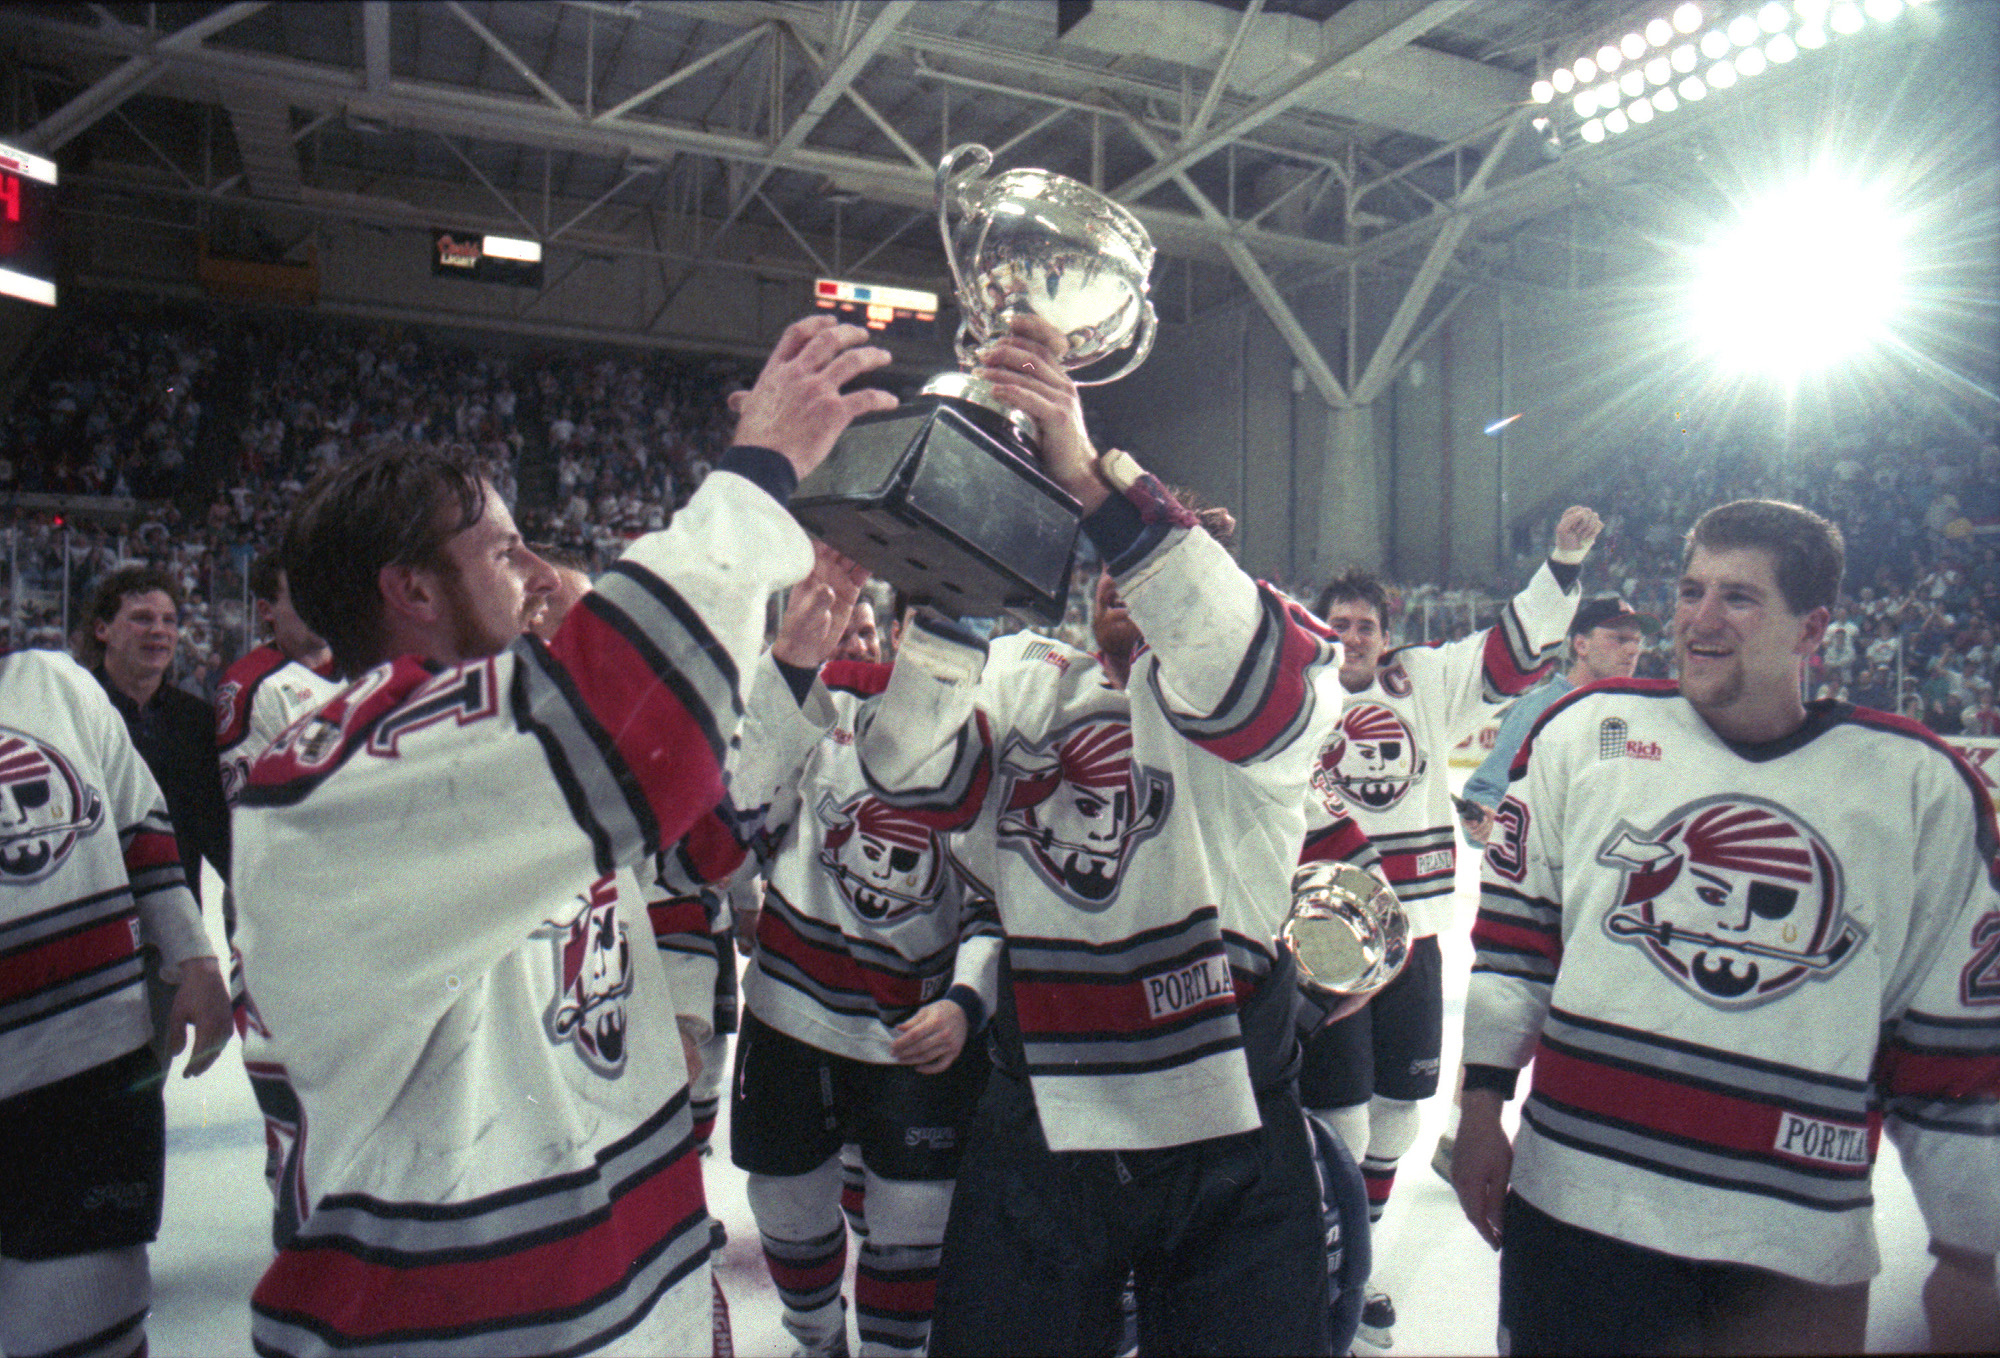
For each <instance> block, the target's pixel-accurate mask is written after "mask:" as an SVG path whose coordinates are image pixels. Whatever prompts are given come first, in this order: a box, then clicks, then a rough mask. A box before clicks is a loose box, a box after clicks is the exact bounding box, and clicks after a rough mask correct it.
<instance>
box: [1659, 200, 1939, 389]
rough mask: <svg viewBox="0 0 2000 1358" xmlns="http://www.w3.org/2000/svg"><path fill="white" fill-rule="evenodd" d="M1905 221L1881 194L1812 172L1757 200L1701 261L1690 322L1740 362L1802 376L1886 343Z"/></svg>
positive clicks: (1897, 298) (1707, 344)
mask: <svg viewBox="0 0 2000 1358" xmlns="http://www.w3.org/2000/svg"><path fill="white" fill-rule="evenodd" d="M1902 238H1903V228H1902V225H1901V224H1900V223H1899V222H1898V221H1897V220H1896V218H1895V216H1894V215H1893V214H1892V213H1891V212H1890V210H1889V208H1888V205H1887V204H1886V203H1885V202H1884V201H1883V200H1882V198H1881V197H1880V196H1879V195H1876V194H1872V193H1869V192H1868V191H1866V190H1864V189H1862V188H1860V187H1859V186H1857V185H1855V184H1852V183H1848V182H1844V181H1841V180H1837V179H1832V178H1816V179H1808V180H1806V181H1804V182H1802V183H1799V184H1795V185H1793V186H1792V187H1791V188H1789V189H1787V190H1785V191H1783V192H1780V193H1777V194H1773V195H1772V196H1771V197H1769V198H1766V199H1764V200H1763V201H1761V202H1759V203H1756V204H1754V205H1752V206H1751V207H1750V208H1749V209H1748V210H1746V211H1745V212H1744V214H1743V215H1742V217H1741V219H1740V220H1738V221H1737V222H1736V224H1735V225H1734V226H1733V227H1731V228H1730V229H1729V230H1727V231H1725V232H1723V233H1722V234H1720V235H1718V236H1717V237H1716V238H1715V239H1714V240H1712V241H1711V242H1710V244H1709V245H1708V246H1707V247H1706V248H1705V249H1704V251H1703V252H1702V254H1701V256H1700V257H1699V258H1698V259H1697V261H1696V274H1695V280H1694V286H1693V288H1692V290H1691V291H1690V294H1689V298H1688V316H1687V319H1688V323H1689V325H1690V327H1691V328H1692V330H1693V333H1694V336H1695V338H1696V339H1697V341H1698V342H1699V343H1700V344H1701V345H1702V346H1703V348H1704V349H1705V350H1706V351H1707V352H1708V353H1710V354H1711V355H1713V356H1714V357H1715V358H1716V359H1718V360H1720V361H1722V362H1724V363H1727V364H1729V365H1731V366H1733V367H1737V368H1741V369H1747V370H1756V371H1762V372H1767V373H1772V374H1775V375H1778V376H1781V377H1796V376H1798V375H1799V374H1802V373H1805V372H1808V371H1812V370H1815V369H1820V368H1825V367H1827V366H1829V365H1831V364H1833V363H1837V362H1839V361H1840V360H1842V359H1844V358H1848V357H1850V356H1852V355H1854V354H1856V353H1859V352H1860V351H1862V350H1864V349H1866V348H1868V347H1870V346H1872V345H1874V344H1876V343H1878V342H1880V341H1881V340H1882V339H1883V338H1885V336H1886V335H1887V333H1888V330H1889V326H1890V323H1891V321H1892V320H1893V319H1894V317H1895V314H1896V312H1897V310H1898V308H1899V306H1900V304H1901V301H1902V263H1901V247H1902Z"/></svg>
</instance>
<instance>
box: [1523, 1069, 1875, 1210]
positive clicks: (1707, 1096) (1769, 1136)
mask: <svg viewBox="0 0 2000 1358" xmlns="http://www.w3.org/2000/svg"><path fill="white" fill-rule="evenodd" d="M1534 1092H1535V1093H1536V1094H1538V1095H1541V1096H1542V1097H1545V1098H1548V1099H1552V1100H1554V1101H1555V1102H1557V1103H1561V1104H1565V1105H1567V1106H1569V1107H1571V1108H1575V1109H1578V1110H1580V1111H1582V1112H1585V1113H1594V1114H1597V1115H1600V1116H1602V1117H1607V1118H1613V1119H1616V1120H1617V1121H1619V1122H1622V1123H1626V1124H1629V1125H1631V1126H1634V1127H1638V1128H1639V1129H1641V1130H1642V1131H1648V1132H1655V1133H1658V1134H1660V1135H1663V1136H1669V1137H1673V1138H1676V1139H1678V1140H1681V1141H1686V1142H1692V1143H1694V1144H1695V1145H1697V1146H1713V1147H1715V1148H1717V1149H1719V1150H1725V1151H1737V1152H1747V1153H1749V1154H1752V1155H1776V1154H1777V1153H1778V1152H1777V1151H1776V1149H1775V1148H1776V1145H1777V1141H1778V1130H1779V1122H1780V1120H1781V1119H1782V1118H1783V1117H1784V1116H1785V1110H1784V1109H1782V1108H1779V1107H1778V1106H1776V1105H1775V1104H1769V1103H1763V1102H1760V1101H1758V1100H1756V1099H1750V1098H1738V1097H1736V1096H1734V1095H1731V1094H1722V1093H1717V1092H1715V1091H1714V1090H1708V1089H1697V1088H1695V1087H1694V1086H1692V1085H1686V1084H1681V1083H1679V1082H1677V1081H1673V1080H1662V1079H1658V1078H1655V1077H1654V1076H1651V1075H1646V1074H1643V1073H1641V1072H1639V1071H1631V1070H1620V1069H1618V1068H1617V1067H1614V1066H1607V1065H1603V1064H1600V1063H1599V1062H1596V1061H1591V1060H1589V1059H1588V1058H1584V1057H1577V1056H1572V1055H1570V1054H1568V1053H1566V1052H1560V1051H1556V1050H1555V1049H1553V1048H1552V1047H1550V1046H1549V1044H1548V1043H1547V1042H1546V1041H1545V1042H1543V1043H1542V1044H1541V1045H1540V1046H1539V1047H1537V1048H1536V1051H1535V1077H1534ZM1825 1120H1826V1121H1834V1120H1833V1119H1825ZM1880 1134H1881V1120H1880V1118H1879V1117H1871V1118H1870V1119H1869V1120H1868V1156H1869V1159H1870V1161H1871V1162H1872V1161H1873V1159H1874V1157H1875V1149H1876V1144H1877V1141H1878V1140H1879V1138H1880ZM1826 1168H1827V1170H1828V1171H1829V1172H1831V1173H1836V1174H1840V1175H1843V1176H1845V1175H1851V1176H1853V1177H1855V1178H1866V1177H1867V1175H1868V1166H1867V1165H1853V1166H1850V1165H1828V1166H1826Z"/></svg>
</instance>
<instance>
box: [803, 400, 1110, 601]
mask: <svg viewBox="0 0 2000 1358" xmlns="http://www.w3.org/2000/svg"><path fill="white" fill-rule="evenodd" d="M791 508H792V513H793V515H794V517H796V518H797V519H798V521H799V522H800V523H802V524H804V525H805V527H806V529H807V531H808V532H810V533H812V534H813V536H815V537H817V538H819V539H821V540H822V541H824V542H826V543H827V544H828V545H829V546H832V547H834V548H836V549H837V550H839V551H840V552H842V553H844V554H845V555H847V556H848V557H850V558H851V559H853V560H854V561H856V562H857V563H859V564H860V565H863V566H866V567H867V568H868V569H869V570H870V571H871V572H873V573H874V574H875V575H876V576H878V577H880V578H881V579H884V580H887V581H888V582H889V583H890V584H892V585H894V586H896V587H897V588H898V589H900V590H902V591H903V593H904V594H905V595H906V596H915V597H921V598H923V599H925V600H927V601H929V602H930V603H931V604H933V605H935V606H936V607H937V608H939V609H941V610H942V611H944V612H946V613H950V614H953V615H956V616H961V617H962V616H968V615H969V616H986V615H992V614H996V613H1012V614H1014V615H1015V616H1017V617H1019V618H1021V619H1022V620H1023V621H1027V622H1035V623H1045V624H1048V623H1055V622H1059V621H1061V619H1062V616H1063V610H1064V608H1065V606H1066V605H1067V603H1068V600H1069V581H1070V563H1071V561H1072V559H1073V558H1074V557H1075V555H1076V538H1077V533H1078V531H1079V529H1080V528H1081V526H1082V509H1081V507H1080V506H1079V505H1078V504H1077V502H1076V500H1075V498H1074V497H1073V496H1071V495H1070V494H1069V493H1068V492H1067V491H1065V490H1064V489H1063V488H1062V487H1060V486H1058V485H1057V484H1056V483H1055V482H1054V481H1052V480H1050V479H1049V478H1048V476H1047V475H1046V474H1045V473H1044V472H1043V471H1042V469H1041V467H1040V466H1039V465H1037V464H1036V462H1035V460H1034V457H1033V456H1032V455H1031V454H1030V453H1029V452H1028V450H1027V449H1026V448H1024V447H1022V446H1021V445H1020V444H1019V442H1018V441H1017V440H1016V439H1015V438H1014V436H1013V429H1012V427H1011V426H1010V425H1009V424H1008V422H1007V421H1006V420H1005V419H1004V418H1003V417H1000V416H997V415H996V414H995V413H994V412H993V411H991V410H988V409H985V408H983V407H981V406H977V405H973V404H970V403H968V402H965V401H961V400H958V399H956V398H954V397H950V396H937V395H926V396H919V397H917V398H916V399H915V400H913V401H910V402H908V403H906V404H904V405H902V406H899V407H897V408H896V409H895V410H891V411H885V412H884V413H882V414H879V415H864V416H862V417H861V418H860V419H857V420H855V421H854V423H852V424H850V425H849V426H848V427H847V429H846V431H845V432H844V433H842V434H841V436H840V439H839V441H838V442H836V443H835V444H834V446H833V451H832V453H830V454H829V455H828V456H827V459H826V461H825V462H823V463H821V464H820V466H819V467H818V468H817V469H816V470H815V471H814V472H813V474H812V475H810V476H808V477H807V478H806V479H805V480H804V481H803V482H802V483H800V485H799V488H798V490H797V492H796V493H794V494H793V496H792V504H791Z"/></svg>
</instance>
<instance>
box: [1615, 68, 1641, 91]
mask: <svg viewBox="0 0 2000 1358" xmlns="http://www.w3.org/2000/svg"><path fill="white" fill-rule="evenodd" d="M1618 88H1619V89H1621V90H1623V91H1625V97H1626V98H1627V99H1637V98H1638V97H1639V96H1640V95H1642V94H1644V93H1645V92H1646V73H1645V72H1644V71H1642V70H1640V69H1639V68H1638V67H1636V66H1635V67H1633V68H1632V69H1631V70H1629V71H1627V72H1625V74H1624V75H1621V76H1619V77H1618Z"/></svg>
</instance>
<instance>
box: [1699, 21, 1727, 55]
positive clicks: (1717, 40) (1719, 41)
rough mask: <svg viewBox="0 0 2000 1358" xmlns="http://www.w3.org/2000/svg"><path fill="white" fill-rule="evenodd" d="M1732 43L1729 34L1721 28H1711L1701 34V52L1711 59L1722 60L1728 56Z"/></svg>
mask: <svg viewBox="0 0 2000 1358" xmlns="http://www.w3.org/2000/svg"><path fill="white" fill-rule="evenodd" d="M1732 45H1733V44H1731V43H1730V41H1729V35H1728V34H1727V33H1724V32H1723V31H1722V30H1721V29H1719V28H1711V29H1709V30H1708V32H1706V33H1704V34H1702V35H1701V54H1702V55H1703V56H1705V57H1707V58H1708V59H1709V60H1710V61H1720V60H1722V59H1723V58H1724V57H1726V56H1728V55H1729V49H1730V47H1731V46H1732Z"/></svg>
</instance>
